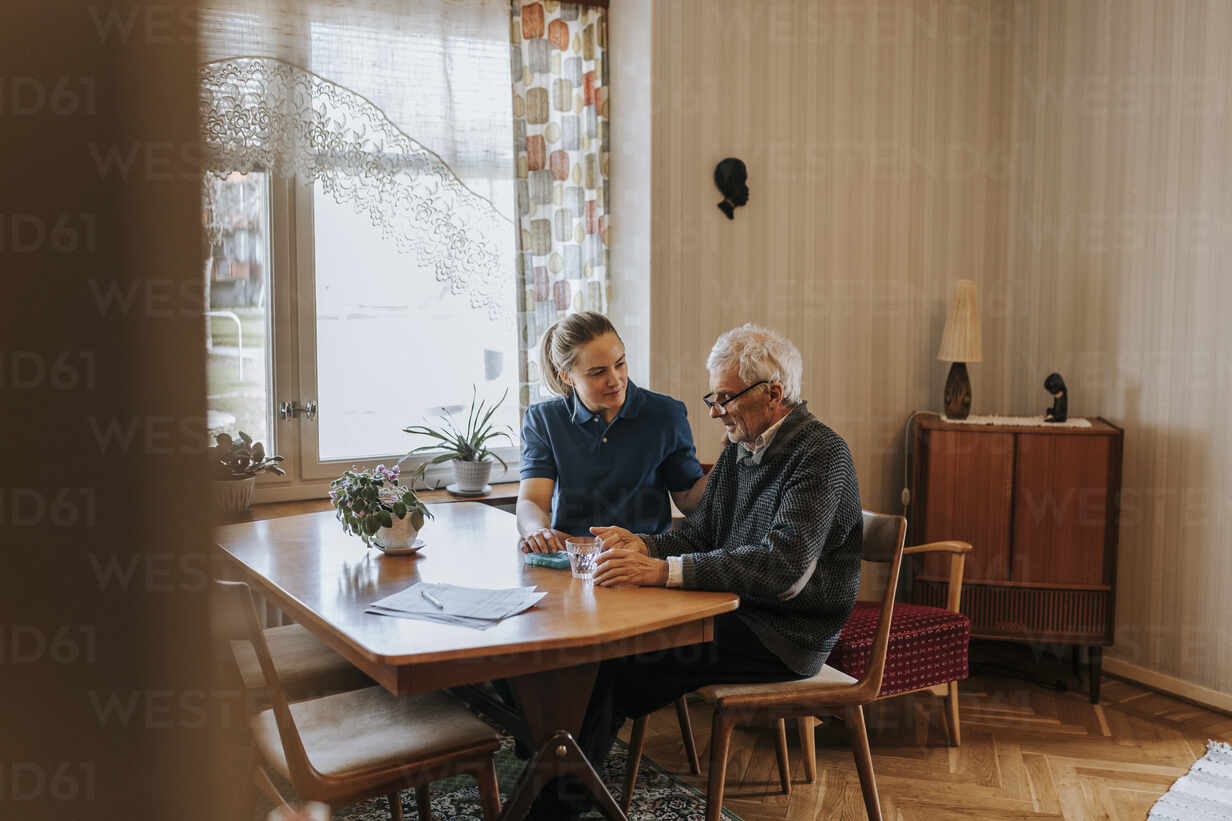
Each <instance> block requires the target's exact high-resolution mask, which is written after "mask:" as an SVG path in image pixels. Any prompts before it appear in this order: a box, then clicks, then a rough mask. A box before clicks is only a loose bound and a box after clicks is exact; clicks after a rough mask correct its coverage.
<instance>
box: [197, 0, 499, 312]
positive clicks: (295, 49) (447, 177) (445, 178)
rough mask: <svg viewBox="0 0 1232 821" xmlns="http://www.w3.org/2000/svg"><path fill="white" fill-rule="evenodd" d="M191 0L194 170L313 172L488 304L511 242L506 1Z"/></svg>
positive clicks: (478, 304) (453, 286)
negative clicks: (196, 80)
mask: <svg viewBox="0 0 1232 821" xmlns="http://www.w3.org/2000/svg"><path fill="white" fill-rule="evenodd" d="M203 6H204V8H203V9H202V33H203V38H202V44H201V46H202V51H203V55H204V59H205V61H206V62H205V63H204V65H203V66H202V68H201V111H202V125H203V137H204V142H205V151H206V170H207V171H208V172H210V173H212V174H215V175H217V176H225V175H226V174H229V173H231V172H236V171H238V172H246V171H249V170H252V169H254V168H262V169H265V170H270V171H274V172H275V173H279V174H286V175H291V174H294V175H297V176H298V177H299V178H300V179H301V180H302V181H313V182H319V183H320V184H321V185H322V187H323V188H324V190H325V191H326V192H327V193H328V194H329V195H330V196H332V197H333V198H334V199H335V200H336V201H337V202H339V203H342V204H348V205H350V206H351V207H353V208H354V209H355V210H356V211H358V212H360V213H362V214H363V215H365V216H366V217H367V218H368V219H369V220H370V221H371V222H372V224H373V225H374V226H376V227H378V228H379V229H380V230H381V232H382V234H384V235H385V236H387V237H390V238H392V239H393V240H394V242H395V243H396V245H397V247H398V249H399V250H400V251H402V252H404V253H408V254H413V255H415V256H416V257H417V258H418V261H419V264H420V266H427V267H429V268H430V270H433V271H434V272H435V275H436V278H437V279H438V280H439V281H441V282H447V283H448V284H449V287H450V290H451V291H452V292H453V293H455V294H465V295H466V296H467V298H469V301H470V304H471V305H472V306H473V307H475V308H477V309H482V310H486V311H488V312H489V313H491V314H496V313H497V312H498V304H499V302H500V300H499V298H498V294H499V292H500V291H501V290H502V289H507V288H508V284H509V282H510V280H511V278H512V277H513V276H514V245H515V241H516V240H515V229H514V219H513V216H514V215H513V213H512V200H513V192H512V185H513V183H512V173H511V169H512V168H513V167H514V158H513V154H512V150H511V139H510V133H511V132H510V130H511V122H512V112H511V111H510V103H509V97H508V85H507V82H508V80H507V79H506V78H507V77H508V66H509V56H508V52H509V46H508V39H509V38H508V28H507V21H508V18H507V5H506V0H462V1H461V2H459V0H434V2H419V3H415V4H403V3H400V2H396V0H366V1H365V0H353V1H351V0H348V2H345V3H343V2H338V3H333V2H304V0H295V1H292V0H287V2H262V0H212V2H210V1H208V0H207V2H206V3H203ZM208 189H209V186H207V191H208Z"/></svg>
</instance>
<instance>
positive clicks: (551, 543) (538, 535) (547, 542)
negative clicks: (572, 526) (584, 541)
mask: <svg viewBox="0 0 1232 821" xmlns="http://www.w3.org/2000/svg"><path fill="white" fill-rule="evenodd" d="M567 538H569V534H568V533H561V532H560V531H559V530H553V529H552V528H550V527H544V528H541V529H539V530H536V531H535V532H534V533H529V534H527V535H525V536H523V537H522V538H521V539H519V540H518V547H519V548H520V549H521V551H522V552H523V553H556V552H559V551H563V550H564V549H565V539H567Z"/></svg>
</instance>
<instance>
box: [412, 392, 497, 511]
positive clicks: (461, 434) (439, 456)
mask: <svg viewBox="0 0 1232 821" xmlns="http://www.w3.org/2000/svg"><path fill="white" fill-rule="evenodd" d="M508 395H509V391H508V390H506V391H505V392H504V393H502V394H501V398H500V399H498V400H496V402H494V403H493V404H492V405H491V406H487V407H485V406H486V403H485V402H484V400H482V399H480V398H479V391H478V389H477V388H473V389H472V395H471V408H470V411H469V412H468V413H467V415H466V427H465V428H464V429H462V430H459V429H458V427H457V425H455V424H454V422H453V418H452V416H442V417H440V419H441V421H442V422H443V423H444V424H443V425H441V426H440V427H436V428H434V427H428V426H427V425H411V426H410V427H406V428H403V429H402V430H403V431H405V432H406V433H410V434H413V435H415V436H426V437H428V438H430V439H433V440H434V441H433V443H432V444H429V445H424V446H423V447H418V448H415V449H414V450H412V451H411V452H410V453H408V454H407V455H406V457H405V458H408V459H409V458H410V457H412V456H414V455H416V454H418V453H427V452H432V453H434V454H435V455H434V456H433V457H432V458H431V459H429V460H428V461H426V462H424V463H423V464H422V465H420V466H419V469H418V471H417V472H418V474H419V475H420V476H422V475H423V474H424V472H425V471H426V470H427V469H428V466H429V465H435V464H438V463H440V462H453V475H454V484H452V485H450V486H449V487H448V490H450V491H451V492H454V493H458V494H462V495H479V494H483V493H485V492H486V491H487V489H488V478H489V477H490V476H491V475H492V460H493V459H495V460H496V461H497V462H500V463H501V467H502V468H506V469H508V467H509V466H508V465H507V464H505V460H504V459H502V458H500V456H498V455H497V454H496V453H494V452H492V450H491V448H490V447H489V445H490V444H491V443H492V442H493V441H494V440H495V439H497V438H500V437H504V438H505V440H506V441H508V442H509V444H511V445H512V444H513V435H512V432H511V431H510V430H509V429H508V427H504V428H498V427H497V426H495V425H493V424H492V415H493V414H494V413H496V410H497V408H499V407H500V406H501V403H502V402H504V401H505V398H506V397H507V396H508Z"/></svg>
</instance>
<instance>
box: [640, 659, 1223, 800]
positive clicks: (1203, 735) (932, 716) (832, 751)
mask: <svg viewBox="0 0 1232 821" xmlns="http://www.w3.org/2000/svg"><path fill="white" fill-rule="evenodd" d="M690 708H691V710H692V717H693V728H694V732H695V733H696V734H697V743H698V748H699V753H700V755H701V758H702V762H703V767H706V766H707V764H706V762H707V758H706V757H707V755H708V753H709V744H708V742H709V735H710V708H709V706H708V705H706V704H704V703H701V702H691V703H690ZM960 709H961V713H962V746H961V747H958V748H950V747H947V746H946V743H945V727H944V724H943V723H942V713H941V711H942V700H941V699H938V698H933V697H931V696H928V695H927V694H923V695H912V696H904V697H901V698H897V699H892V700H889V701H887V702H883V703H881V704H878V705H875V706H873V707H872V708H871V709H868V710H867V711H866V719H867V721H868V726H869V735H870V741H871V744H872V750H873V765H874V768H875V770H876V774H877V784H878V787H879V789H880V793H881V801H882V809H883V810H884V813H885V817H886V818H887V819H896V820H897V821H917V820H922V819H1034V820H1036V821H1040V820H1041V819H1066V820H1067V821H1077V819H1113V820H1114V821H1129V819H1135V820H1136V821H1140V819H1144V818H1146V815H1147V812H1148V811H1149V809H1150V807H1151V805H1152V804H1153V803H1154V802H1155V800H1156V799H1157V798H1159V796H1161V795H1163V793H1164V792H1166V791H1167V789H1168V787H1169V786H1170V785H1171V784H1172V782H1173V781H1175V780H1176V779H1177V778H1178V777H1180V776H1181V775H1183V774H1184V773H1185V772H1186V771H1187V770H1188V769H1189V766H1190V765H1191V764H1193V762H1194V761H1196V760H1197V759H1198V758H1199V757H1200V756H1201V755H1202V754H1203V753H1205V751H1206V742H1207V739H1217V740H1224V741H1229V740H1232V716H1227V715H1223V714H1220V713H1215V712H1212V711H1210V710H1205V709H1203V708H1201V707H1196V706H1194V705H1191V704H1187V703H1185V702H1182V701H1179V700H1176V699H1173V698H1169V697H1167V696H1163V695H1159V694H1156V693H1153V692H1151V691H1149V690H1146V689H1143V688H1141V687H1139V686H1137V685H1134V684H1129V683H1126V682H1122V681H1119V680H1116V679H1112V678H1109V677H1104V680H1103V694H1102V698H1101V703H1100V704H1099V705H1098V706H1095V705H1092V704H1090V703H1089V702H1088V701H1087V698H1086V696H1085V694H1084V692H1078V691H1071V692H1064V693H1058V692H1055V691H1052V690H1048V689H1045V688H1043V687H1039V686H1037V685H1033V684H1029V683H1025V682H1023V681H1020V680H1014V679H1008V678H992V677H983V678H972V679H970V680H968V681H966V682H963V684H962V688H961V698H960ZM788 737H789V739H790V746H789V749H790V752H791V763H792V782H793V783H792V794H791V796H790V797H789V796H785V795H783V794H782V793H781V792H780V791H779V786H778V774H777V773H778V770H777V765H776V763H775V753H774V732H773V730H772V728H771V727H769V726H763V727H742V728H738V729H737V730H736V733H735V736H734V737H733V739H732V754H731V758H730V759H729V763H728V777H727V778H728V780H727V798H726V800H725V802H724V803H725V805H726V806H727V807H729V808H730V809H731V810H733V811H734V812H736V813H737V814H739V815H740V816H741V817H742V818H744V819H746V821H769V819H775V821H782V820H783V819H787V820H788V821H805V819H809V820H810V821H811V819H864V818H865V814H864V804H863V800H862V798H861V795H860V784H859V780H858V779H857V776H856V770H855V764H854V762H853V761H852V756H851V752H850V747H848V746H847V739H846V734H845V730H844V729H843V728H842V725H841V723H840V722H836V721H827V723H826V724H824V725H822V726H821V727H819V728H818V730H817V735H816V738H817V769H818V778H817V783H816V784H807V783H805V781H804V764H803V759H802V758H801V756H800V750H799V747H798V746H797V740H796V733H795V728H794V727H790V726H789V733H788ZM646 754H647V755H649V756H650V757H651V758H653V759H655V761H657V762H658V763H660V764H661V765H663V766H664V767H666V768H668V769H669V770H671V771H672V772H674V773H676V774H678V775H681V777H682V778H684V779H685V780H686V781H689V782H690V783H692V784H694V785H695V786H697V787H698V788H699V789H702V790H705V784H706V781H705V777H704V776H701V777H696V776H689V775H688V774H687V773H688V766H687V761H686V758H685V755H684V747H683V745H682V744H681V741H680V730H679V728H678V726H677V724H676V713H675V711H674V710H673V709H672V708H671V707H668V708H666V709H664V710H661V711H659V712H657V713H655V715H654V716H653V717H652V719H651V721H650V723H649V724H648V726H647V732H646Z"/></svg>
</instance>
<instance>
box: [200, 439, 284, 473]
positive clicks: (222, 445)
mask: <svg viewBox="0 0 1232 821" xmlns="http://www.w3.org/2000/svg"><path fill="white" fill-rule="evenodd" d="M239 436H240V438H239V439H238V440H236V439H232V438H231V437H230V436H228V435H227V434H225V433H220V434H218V436H216V437H215V438H214V441H215V444H214V446H213V447H212V448H210V449H209V458H210V469H211V471H212V474H213V477H214V478H215V479H248V478H250V477H252V476H256V475H257V474H258V473H261V472H263V471H269V472H270V473H277V474H278V475H279V476H286V475H287V472H286V471H285V470H283V469H282V468H281V467H279V466H278V463H279V462H281V461H282V457H281V456H266V455H265V448H264V446H262V444H261V443H260V442H254V441H252V437H250V436H249V435H248V434H246V433H244V432H243V431H240V434H239Z"/></svg>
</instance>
